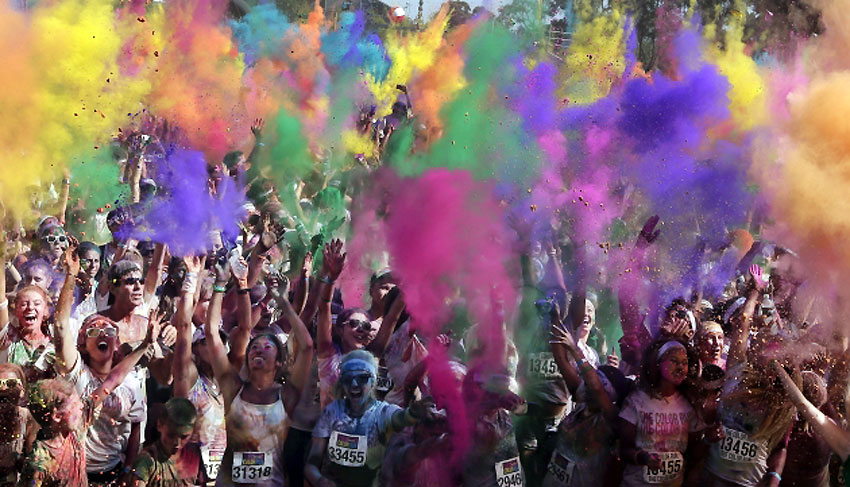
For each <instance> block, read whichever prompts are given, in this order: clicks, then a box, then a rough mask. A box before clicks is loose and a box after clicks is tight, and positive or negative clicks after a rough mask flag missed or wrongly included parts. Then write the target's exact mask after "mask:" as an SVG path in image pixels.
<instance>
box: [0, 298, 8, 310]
mask: <svg viewBox="0 0 850 487" xmlns="http://www.w3.org/2000/svg"><path fill="white" fill-rule="evenodd" d="M8 307H9V300H8V299H4V300H3V302H2V303H0V309H6V308H8Z"/></svg>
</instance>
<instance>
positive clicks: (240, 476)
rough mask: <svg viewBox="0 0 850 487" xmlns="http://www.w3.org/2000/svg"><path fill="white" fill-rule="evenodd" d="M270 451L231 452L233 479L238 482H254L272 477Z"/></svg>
mask: <svg viewBox="0 0 850 487" xmlns="http://www.w3.org/2000/svg"><path fill="white" fill-rule="evenodd" d="M272 465H273V459H272V453H271V452H266V453H263V452H242V451H238V452H235V453H234V454H233V469H232V470H231V475H232V477H233V481H234V482H237V483H240V484H255V483H257V482H264V481H267V480H271V478H272Z"/></svg>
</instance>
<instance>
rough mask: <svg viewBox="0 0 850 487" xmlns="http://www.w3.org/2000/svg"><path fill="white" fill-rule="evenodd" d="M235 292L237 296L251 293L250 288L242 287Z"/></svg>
mask: <svg viewBox="0 0 850 487" xmlns="http://www.w3.org/2000/svg"><path fill="white" fill-rule="evenodd" d="M236 292H237V293H239V294H248V293H250V292H251V288H250V287H242V288H239V289H238V290H237V291H236Z"/></svg>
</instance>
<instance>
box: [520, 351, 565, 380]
mask: <svg viewBox="0 0 850 487" xmlns="http://www.w3.org/2000/svg"><path fill="white" fill-rule="evenodd" d="M528 375H529V376H531V377H536V378H538V379H556V378H558V377H561V373H560V372H559V371H558V364H557V363H555V357H553V356H552V352H540V353H532V354H530V355H529V356H528Z"/></svg>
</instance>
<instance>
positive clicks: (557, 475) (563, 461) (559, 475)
mask: <svg viewBox="0 0 850 487" xmlns="http://www.w3.org/2000/svg"><path fill="white" fill-rule="evenodd" d="M575 468H576V464H575V463H573V462H571V461H570V460H569V459H568V458H567V457H565V456H564V455H562V454H561V452H558V451H556V452H555V453H553V454H552V460H550V461H549V468H548V469H547V470H548V472H549V475H551V476H552V478H553V479H555V483H556V485H569V483H570V479H572V477H573V470H575Z"/></svg>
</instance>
